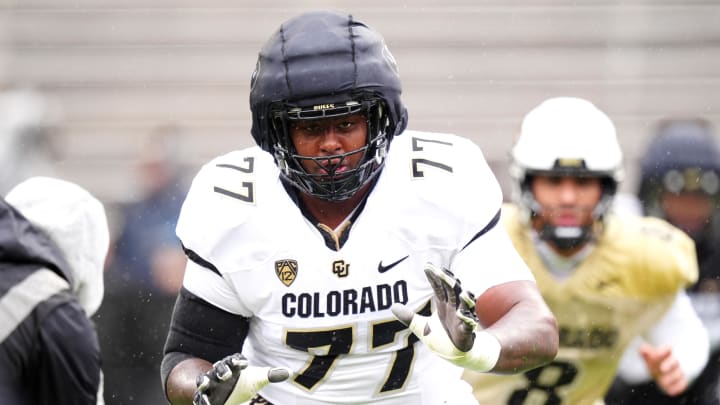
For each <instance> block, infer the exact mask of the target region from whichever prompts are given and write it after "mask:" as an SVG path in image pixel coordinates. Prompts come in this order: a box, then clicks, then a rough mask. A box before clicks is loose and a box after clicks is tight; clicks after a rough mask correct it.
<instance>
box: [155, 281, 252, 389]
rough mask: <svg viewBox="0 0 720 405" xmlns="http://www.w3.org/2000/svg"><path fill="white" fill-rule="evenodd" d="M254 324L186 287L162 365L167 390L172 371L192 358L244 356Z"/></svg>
mask: <svg viewBox="0 0 720 405" xmlns="http://www.w3.org/2000/svg"><path fill="white" fill-rule="evenodd" d="M249 327H250V322H249V320H248V318H246V317H244V316H240V315H235V314H231V313H230V312H227V311H224V310H222V309H220V308H218V307H216V306H214V305H212V304H210V303H208V302H207V301H205V300H203V299H202V298H200V297H198V296H196V295H195V294H193V293H191V292H190V291H188V290H186V289H185V288H184V287H183V288H182V289H181V290H180V293H179V294H178V298H177V301H176V302H175V308H174V309H173V314H172V319H171V321H170V330H169V332H168V336H167V340H166V342H165V350H164V356H163V360H162V364H161V366H160V374H161V378H162V384H163V388H165V384H166V383H167V378H168V376H169V375H170V371H172V369H173V368H174V367H175V366H176V365H177V364H178V363H180V362H181V361H183V360H185V359H188V358H194V357H195V358H201V359H204V360H207V361H209V362H211V363H214V362H215V361H217V360H220V359H222V358H223V357H225V356H229V355H231V354H233V353H241V352H242V348H243V344H244V343H245V338H246V337H247V334H248V329H249Z"/></svg>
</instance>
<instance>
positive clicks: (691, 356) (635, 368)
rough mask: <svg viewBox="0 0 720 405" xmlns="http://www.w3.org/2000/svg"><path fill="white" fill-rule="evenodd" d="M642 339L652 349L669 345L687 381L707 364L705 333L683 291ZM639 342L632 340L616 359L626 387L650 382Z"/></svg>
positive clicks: (707, 350)
mask: <svg viewBox="0 0 720 405" xmlns="http://www.w3.org/2000/svg"><path fill="white" fill-rule="evenodd" d="M646 338H647V340H648V342H649V343H650V344H652V345H653V346H662V345H670V346H671V347H672V350H673V355H674V356H675V357H676V358H677V359H678V362H680V367H682V370H683V371H684V372H685V376H686V377H687V379H688V381H690V382H692V381H694V380H695V378H697V376H698V375H700V372H701V371H702V370H703V368H704V367H705V364H706V363H707V361H708V356H709V350H710V343H709V339H708V333H707V331H706V330H705V327H704V326H703V324H702V322H701V321H700V318H698V316H697V314H696V313H695V310H694V309H693V307H692V305H691V303H690V298H689V297H688V295H687V293H685V291H680V292H679V293H678V294H677V296H676V297H675V301H674V302H673V305H672V306H671V307H670V309H669V310H668V311H667V312H666V313H665V316H664V317H663V318H662V319H661V320H660V321H659V322H658V323H656V324H655V326H654V327H653V328H652V329H650V330H649V331H648V333H647V336H646ZM641 343H642V339H641V338H640V337H638V338H635V340H633V341H632V342H631V343H630V345H629V346H628V348H627V350H625V354H624V355H623V357H622V359H621V360H620V367H619V369H618V375H619V376H620V378H622V379H623V380H624V381H625V382H627V383H630V384H640V383H644V382H648V381H650V380H651V379H652V377H651V376H650V373H649V372H648V369H647V367H646V366H645V361H644V360H643V358H642V355H640V352H639V348H640V344H641Z"/></svg>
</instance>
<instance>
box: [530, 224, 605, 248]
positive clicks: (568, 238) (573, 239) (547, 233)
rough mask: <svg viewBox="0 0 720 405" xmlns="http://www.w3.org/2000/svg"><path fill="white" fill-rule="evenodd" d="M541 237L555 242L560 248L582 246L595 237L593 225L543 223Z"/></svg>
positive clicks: (539, 234) (552, 242) (549, 241)
mask: <svg viewBox="0 0 720 405" xmlns="http://www.w3.org/2000/svg"><path fill="white" fill-rule="evenodd" d="M538 236H540V239H542V240H544V241H547V242H548V243H551V244H553V245H554V246H555V247H557V248H558V249H560V250H569V249H573V248H576V247H581V246H583V245H584V244H586V243H588V242H590V241H591V240H592V239H593V236H594V232H593V226H592V225H588V226H553V225H550V224H545V225H543V227H542V229H540V232H538Z"/></svg>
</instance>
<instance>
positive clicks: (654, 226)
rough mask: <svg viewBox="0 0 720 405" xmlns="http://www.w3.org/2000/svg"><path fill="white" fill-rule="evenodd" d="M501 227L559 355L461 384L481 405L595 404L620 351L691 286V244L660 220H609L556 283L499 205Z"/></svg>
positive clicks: (525, 232) (512, 210) (694, 271)
mask: <svg viewBox="0 0 720 405" xmlns="http://www.w3.org/2000/svg"><path fill="white" fill-rule="evenodd" d="M502 219H503V223H504V225H505V227H506V229H507V230H508V233H509V235H510V237H511V238H512V240H513V244H514V245H515V248H516V249H517V250H518V251H519V252H520V254H521V256H522V257H523V259H524V260H525V261H526V263H527V264H528V266H529V267H530V269H531V270H532V272H533V274H534V276H535V279H536V280H537V284H538V287H539V288H540V291H541V292H542V295H543V297H544V298H545V301H546V302H547V304H548V305H549V306H550V308H551V309H552V311H553V313H554V314H555V317H556V318H557V321H558V326H559V335H560V350H559V352H558V355H557V357H556V358H555V360H554V361H553V362H552V363H550V364H548V365H546V366H543V367H540V368H537V369H534V370H531V371H528V372H525V373H521V374H516V375H496V374H479V373H474V372H470V371H466V372H465V374H464V378H465V379H466V380H467V381H469V382H470V383H471V384H472V385H473V389H474V393H475V396H476V398H477V399H478V401H480V403H481V404H573V405H575V404H601V403H602V398H603V396H604V395H605V393H606V391H607V389H608V388H609V386H610V384H611V382H612V380H613V377H614V376H615V372H616V370H617V367H618V362H619V360H620V358H621V356H622V354H623V352H624V350H625V348H626V347H627V345H628V343H629V342H630V341H631V340H632V339H633V338H634V337H635V336H638V335H642V334H644V333H645V332H646V331H647V330H648V329H649V328H650V327H651V326H652V325H653V324H654V323H655V322H657V321H658V320H659V319H660V318H662V316H663V315H664V313H665V312H666V310H667V309H668V308H669V307H670V305H671V304H672V303H673V300H674V298H675V296H676V294H677V292H678V291H680V290H681V289H683V288H685V287H686V286H688V285H689V284H692V283H694V282H695V281H696V279H697V276H698V268H697V260H696V256H695V247H694V244H693V242H692V240H691V239H690V238H689V237H688V236H687V235H685V234H684V233H683V232H681V231H680V230H678V229H677V228H675V227H673V226H672V225H670V224H668V223H667V222H665V221H663V220H660V219H656V218H647V217H645V218H644V217H622V218H620V217H614V216H609V217H607V219H606V221H605V226H604V230H603V232H602V233H601V235H600V237H599V238H598V240H597V241H596V243H595V246H594V248H593V250H592V251H591V253H590V254H589V255H588V256H587V257H586V258H585V260H583V261H582V263H581V264H579V265H578V267H577V268H576V269H575V270H574V271H573V272H572V273H571V274H570V275H569V276H568V277H567V278H564V279H562V280H560V279H558V278H557V277H555V276H553V274H552V273H551V272H550V271H549V270H548V268H547V266H546V264H545V262H544V261H543V260H542V259H541V258H540V256H539V255H538V253H537V250H536V247H535V245H534V243H533V239H532V236H531V233H530V232H531V231H530V230H529V229H528V227H527V226H525V225H524V224H523V222H522V221H521V217H520V213H519V210H518V209H517V207H516V206H513V205H509V204H506V205H504V206H503V211H502ZM518 333H522V331H521V330H519V331H518Z"/></svg>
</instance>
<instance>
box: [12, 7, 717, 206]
mask: <svg viewBox="0 0 720 405" xmlns="http://www.w3.org/2000/svg"><path fill="white" fill-rule="evenodd" d="M316 8H331V9H337V10H344V11H348V12H351V13H353V14H355V15H356V16H357V17H358V18H359V19H362V20H364V21H366V22H367V23H369V24H370V25H371V26H373V27H374V28H377V29H378V30H379V31H380V32H382V33H383V34H384V35H385V39H386V41H387V43H388V44H389V46H390V49H391V50H392V51H393V53H394V55H395V58H396V59H397V60H398V63H399V66H400V71H401V77H402V79H403V81H404V86H405V90H404V98H405V102H406V104H407V106H408V108H409V111H410V127H411V128H416V129H423V130H432V131H441V132H454V133H458V134H462V135H466V136H468V137H470V138H472V139H474V140H475V141H476V142H477V143H478V144H479V145H480V146H481V147H482V148H483V149H484V151H485V153H486V155H487V157H488V160H489V161H490V162H491V165H492V166H493V167H494V168H495V169H496V173H497V175H498V177H499V178H500V180H501V183H502V184H503V187H504V188H505V190H508V187H507V181H508V177H507V174H506V157H507V153H508V150H509V147H510V145H511V143H512V139H513V137H514V135H515V133H516V131H517V129H518V126H519V122H520V120H521V118H522V116H523V115H524V114H525V113H526V112H527V111H528V110H529V109H530V108H531V107H533V106H534V105H536V104H537V103H538V102H539V101H541V100H542V99H544V98H546V97H549V96H556V95H575V96H580V97H586V98H588V99H590V100H592V101H594V102H595V103H596V104H597V105H598V106H599V107H601V108H602V109H604V110H605V111H606V112H607V113H608V114H609V115H610V116H611V118H612V119H614V121H615V122H616V125H617V127H618V130H619V136H620V140H621V143H622V145H623V147H624V148H625V152H626V156H627V160H626V169H627V171H628V180H629V181H628V182H626V184H625V185H624V188H625V189H626V190H628V189H632V188H633V186H634V173H635V162H636V160H637V158H638V156H637V155H638V153H639V152H640V150H641V149H642V146H643V145H644V143H645V141H646V139H647V136H648V135H649V133H650V131H651V129H652V125H653V124H654V123H655V122H656V120H658V119H661V118H667V117H687V116H701V117H704V118H707V119H709V120H710V121H711V122H713V123H715V124H716V125H718V124H720V24H719V23H718V22H720V3H718V2H717V1H716V0H694V1H677V0H631V1H604V0H603V1H599V0H594V1H593V0H591V1H584V2H577V1H570V0H539V1H532V2H530V1H518V0H511V1H506V0H503V1H500V0H495V1H492V0H481V1H478V0H456V1H433V0H413V1H411V2H405V3H403V2H388V1H385V0H367V1H363V2H343V1H329V0H328V1H322V0H314V1H302V2H298V1H289V0H277V1H266V2H259V1H229V0H207V1H202V2H199V1H189V0H152V1H151V0H123V1H118V0H97V1H90V0H53V1H50V0H16V1H13V0H4V1H0V88H2V89H9V88H15V87H18V86H20V87H23V86H30V87H31V88H34V89H35V90H36V91H37V92H39V93H40V94H41V95H43V96H45V99H46V101H47V102H48V103H49V104H50V105H51V106H52V107H53V111H55V112H56V114H55V116H54V117H55V118H54V120H53V121H52V123H51V124H50V125H52V126H53V132H52V137H51V144H52V146H53V153H52V154H51V159H52V164H53V167H54V168H55V169H56V173H57V174H58V175H60V176H63V177H66V178H68V179H71V180H74V181H77V182H79V183H80V184H82V185H84V186H86V187H88V188H89V189H91V190H92V191H94V192H95V193H97V194H98V195H99V196H100V197H101V198H102V199H104V200H105V201H106V202H107V203H108V204H114V203H121V202H126V201H130V200H132V199H134V198H136V191H135V190H136V189H137V187H135V186H134V181H136V179H135V177H134V175H133V171H132V169H130V168H131V167H133V164H134V163H135V161H136V159H137V157H138V156H139V154H140V152H141V151H140V149H142V148H143V145H144V139H145V137H147V135H148V134H149V133H150V132H151V131H152V129H153V128H154V127H157V126H158V125H164V124H168V123H172V124H176V125H178V126H179V127H180V128H182V132H181V136H179V138H178V139H177V150H176V151H175V153H177V157H178V158H179V159H181V161H182V162H183V163H185V164H187V165H189V166H191V167H192V169H193V170H191V171H194V169H195V168H197V167H199V165H200V164H201V163H202V162H204V161H206V160H207V159H208V158H210V157H212V156H214V155H216V154H219V153H221V152H224V151H227V150H231V149H235V148H242V147H246V146H249V145H251V144H252V140H251V137H250V136H249V127H250V115H249V108H248V101H247V98H248V91H249V79H250V74H251V72H252V69H253V67H254V61H255V59H256V55H257V52H258V50H259V48H260V47H261V45H262V43H263V41H264V40H265V39H266V38H267V37H268V36H269V35H270V34H271V33H272V32H273V30H275V29H276V27H277V26H278V25H279V24H280V23H281V22H282V21H283V20H285V19H286V18H288V17H289V16H292V15H295V14H297V13H298V12H301V11H303V10H308V9H316Z"/></svg>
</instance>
